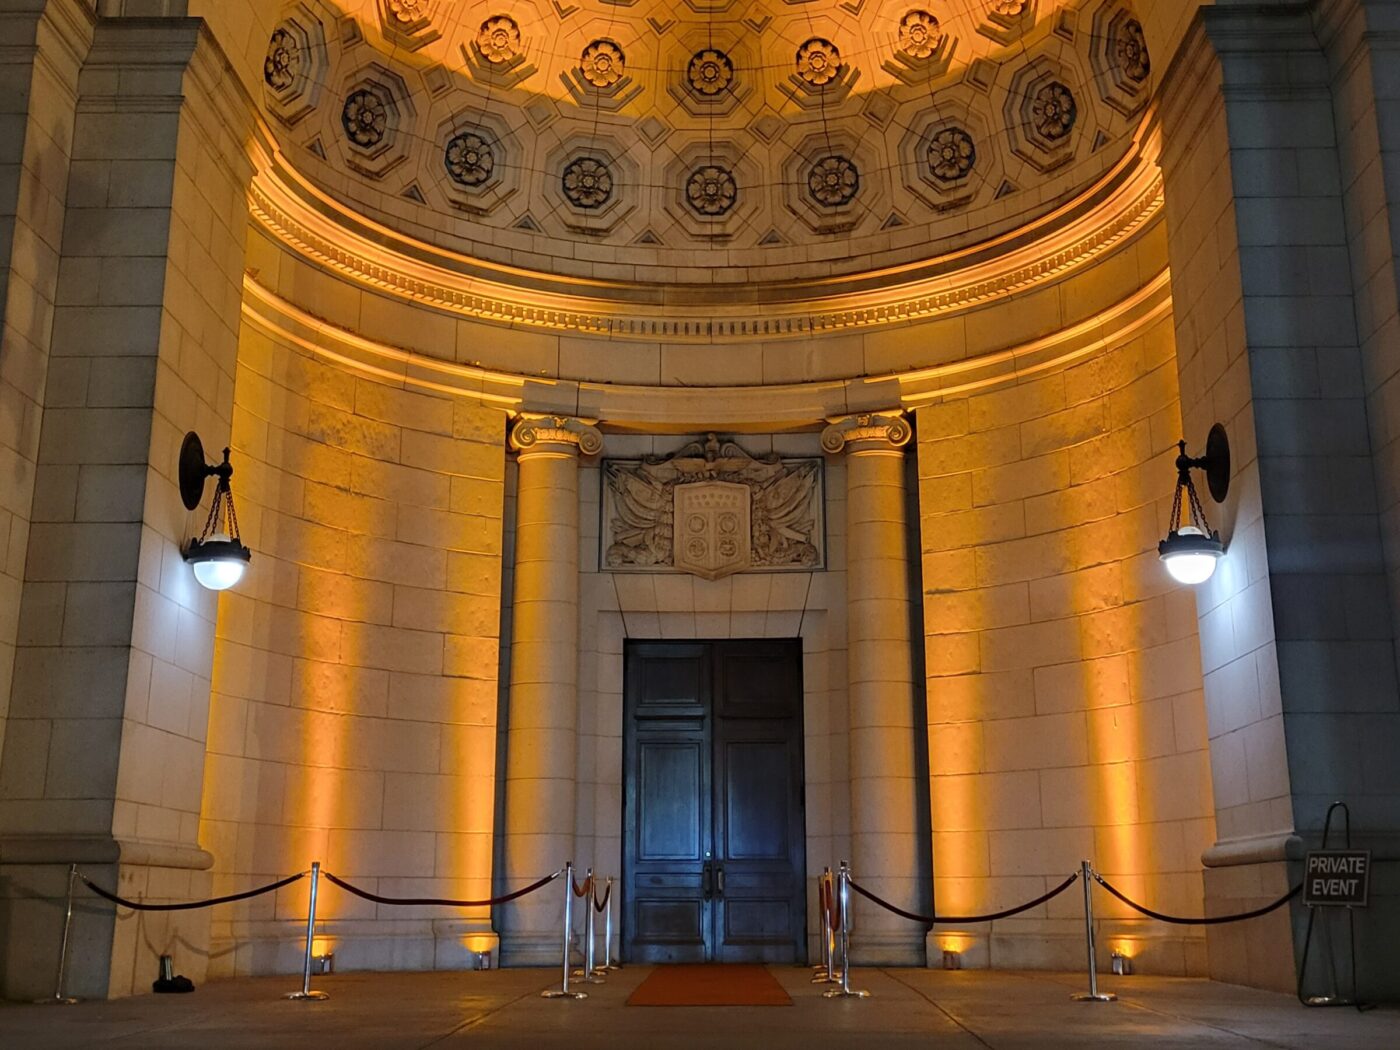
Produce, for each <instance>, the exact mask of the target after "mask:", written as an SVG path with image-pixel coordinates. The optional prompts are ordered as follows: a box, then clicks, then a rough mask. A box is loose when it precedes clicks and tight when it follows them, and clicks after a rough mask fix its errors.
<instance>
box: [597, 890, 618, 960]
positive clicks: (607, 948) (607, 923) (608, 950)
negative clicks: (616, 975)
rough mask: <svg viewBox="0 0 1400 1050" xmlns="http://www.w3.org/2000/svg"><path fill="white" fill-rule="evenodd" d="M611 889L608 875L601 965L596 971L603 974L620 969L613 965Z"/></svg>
mask: <svg viewBox="0 0 1400 1050" xmlns="http://www.w3.org/2000/svg"><path fill="white" fill-rule="evenodd" d="M612 889H613V880H612V876H611V875H609V876H608V881H607V890H606V891H605V892H606V893H607V895H608V896H607V899H606V900H605V901H604V902H603V965H602V966H600V967H598V969H600V970H602V971H604V972H607V971H608V970H616V969H620V967H617V966H614V965H613V955H612V943H613V924H612Z"/></svg>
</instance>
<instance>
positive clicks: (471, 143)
mask: <svg viewBox="0 0 1400 1050" xmlns="http://www.w3.org/2000/svg"><path fill="white" fill-rule="evenodd" d="M442 163H443V166H444V167H445V168H446V169H447V175H448V177H449V178H450V179H452V181H453V182H455V183H457V184H458V185H459V186H468V187H471V186H480V185H482V184H483V183H484V182H486V180H488V179H489V178H491V173H492V172H493V171H495V170H496V152H495V150H494V149H492V147H491V143H490V142H488V141H487V140H486V138H485V136H483V135H480V134H478V133H477V132H475V131H464V132H462V133H460V134H458V135H453V136H452V138H450V139H448V140H447V146H446V148H445V149H444V151H443V157H442Z"/></svg>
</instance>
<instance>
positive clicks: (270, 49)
mask: <svg viewBox="0 0 1400 1050" xmlns="http://www.w3.org/2000/svg"><path fill="white" fill-rule="evenodd" d="M300 68H301V48H300V47H298V46H297V41H296V37H294V36H292V34H291V33H289V32H287V30H285V29H277V30H275V31H274V32H273V34H272V39H270V40H269V41H268V42H267V57H266V58H264V59H263V80H264V81H265V82H266V83H267V86H268V87H270V88H272V90H273V91H285V90H286V89H287V88H289V87H291V86H292V82H293V81H294V80H295V79H296V76H297V71H298V70H299V69H300Z"/></svg>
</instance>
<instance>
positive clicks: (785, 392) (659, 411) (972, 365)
mask: <svg viewBox="0 0 1400 1050" xmlns="http://www.w3.org/2000/svg"><path fill="white" fill-rule="evenodd" d="M243 286H244V296H243V317H244V320H245V321H246V322H247V323H248V325H249V326H250V328H251V329H252V330H255V331H257V332H260V333H262V334H263V335H264V336H266V337H268V338H270V339H271V340H272V341H273V342H274V344H276V345H277V346H278V347H279V348H290V349H291V350H295V351H299V352H302V353H307V354H311V355H314V356H316V357H319V358H321V359H322V360H326V361H329V362H331V363H333V364H334V365H336V366H337V367H339V368H344V369H347V370H349V371H353V372H357V373H359V374H362V375H365V376H368V377H370V378H373V379H377V380H379V381H381V382H386V383H392V384H395V385H401V386H409V387H414V388H416V389H420V390H427V391H431V392H433V393H437V394H443V395H448V396H453V397H461V398H464V399H468V400H472V401H476V402H478V403H480V404H482V405H484V406H486V407H490V408H495V409H497V410H499V411H501V412H502V413H503V414H504V415H507V416H510V417H512V418H515V417H521V416H527V415H535V416H577V417H582V418H583V419H586V420H599V421H601V425H602V426H604V427H606V428H607V429H609V430H624V431H634V432H640V433H651V434H660V433H692V432H695V431H705V430H725V431H730V432H733V433H775V432H783V431H794V430H820V429H821V428H823V427H825V426H826V425H828V423H830V421H832V420H834V419H838V418H840V417H843V416H848V415H858V414H861V413H866V414H868V413H877V412H882V411H889V410H891V409H893V408H896V407H899V408H903V409H904V410H906V411H912V410H914V409H917V408H920V407H922V406H925V405H930V404H936V403H938V402H940V401H945V400H950V399H953V398H959V397H966V396H968V395H970V394H974V393H980V392H984V391H987V390H992V389H996V388H999V387H1002V386H1006V385H1011V384H1015V383H1018V382H1022V381H1024V380H1025V379H1026V378H1028V377H1031V376H1036V375H1044V374H1046V373H1049V372H1054V371H1056V370H1058V369H1062V368H1066V367H1068V366H1070V365H1072V364H1076V363H1078V362H1080V361H1083V360H1086V359H1088V358H1090V357H1092V356H1094V355H1095V354H1099V353H1103V352H1105V351H1108V350H1111V349H1113V348H1114V347H1118V346H1122V345H1123V344H1125V343H1127V342H1129V341H1130V340H1132V339H1136V338H1138V337H1140V336H1142V335H1143V334H1144V333H1145V332H1147V331H1148V330H1150V329H1151V327H1152V326H1154V325H1157V324H1161V323H1162V322H1163V321H1165V320H1167V319H1168V318H1169V317H1170V313H1171V281H1170V275H1169V274H1168V273H1167V271H1165V270H1163V271H1161V272H1159V273H1157V274H1156V275H1154V276H1152V277H1149V278H1147V280H1146V281H1145V283H1144V285H1143V287H1142V288H1140V289H1138V290H1137V291H1135V292H1133V293H1132V294H1131V295H1129V296H1127V297H1126V298H1124V299H1123V300H1121V301H1120V302H1118V303H1115V304H1113V305H1112V306H1109V307H1107V308H1105V309H1103V310H1101V311H1099V312H1098V313H1097V314H1095V315H1094V316H1093V317H1090V318H1086V319H1085V320H1083V321H1081V322H1079V323H1077V324H1074V325H1070V326H1068V327H1066V328H1064V329H1061V330H1060V331H1058V332H1055V333H1053V334H1051V335H1047V336H1044V337H1042V338H1040V339H1037V340H1034V341H1032V342H1029V343H1023V344H1019V345H1017V346H1014V347H1008V348H1006V349H1004V350H998V351H995V352H992V353H984V354H979V355H977V356H975V357H971V358H967V359H964V360H959V361H953V362H948V363H945V364H940V365H933V366H930V367H926V368H918V369H913V370H910V371H905V372H899V373H891V374H887V375H879V376H858V377H852V378H849V379H830V380H816V381H812V382H807V383H786V384H770V385H756V386H713V387H705V388H696V387H689V386H641V385H630V384H623V383H597V382H585V381H576V380H564V379H554V378H550V377H547V376H523V375H514V374H511V373H508V372H502V371H495V370H492V369H488V368H481V367H478V366H474V365H467V364H461V363H458V362H455V361H447V360H442V359H439V358H435V357H430V356H428V355H426V354H421V353H415V352H413V351H410V350H404V349H402V348H399V347H393V346H388V345H385V344H384V343H381V342H376V341H374V340H372V339H369V338H366V337H365V336H362V335H359V334H358V333H355V332H351V331H348V330H346V329H343V328H340V327H337V326H336V325H333V324H331V323H330V322H328V321H325V320H323V319H321V318H318V317H315V316H313V315H311V314H309V313H307V312H306V311H305V310H303V309H301V308H300V307H298V306H296V305H294V304H292V303H289V302H287V301H286V300H285V299H282V298H280V297H279V296H277V295H276V294H275V293H273V292H271V291H269V290H268V289H267V288H264V287H263V286H262V285H260V284H259V283H258V282H257V280H256V278H255V277H253V276H251V275H248V276H245V278H244V285H243ZM282 352H287V351H285V350H283V351H282Z"/></svg>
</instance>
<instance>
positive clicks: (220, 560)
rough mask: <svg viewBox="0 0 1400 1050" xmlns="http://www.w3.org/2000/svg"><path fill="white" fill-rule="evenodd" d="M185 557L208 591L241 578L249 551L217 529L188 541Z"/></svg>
mask: <svg viewBox="0 0 1400 1050" xmlns="http://www.w3.org/2000/svg"><path fill="white" fill-rule="evenodd" d="M185 560H186V561H188V562H189V563H190V566H191V567H192V568H193V569H194V578H195V579H196V580H198V581H199V582H200V584H201V585H202V586H204V587H207V588H209V589H210V590H211V591H226V590H228V589H229V588H230V587H232V586H233V585H234V584H236V583H237V582H238V581H239V580H241V579H243V571H244V570H245V569H246V568H248V562H249V561H251V560H252V552H250V551H249V550H248V548H247V547H245V546H243V544H241V543H239V542H238V541H237V540H234V539H231V538H230V537H229V536H228V535H227V534H225V533H222V532H217V533H215V534H214V535H212V536H210V537H209V538H208V539H207V540H203V541H196V542H194V543H192V544H190V546H189V549H188V550H187V551H186V552H185Z"/></svg>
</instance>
